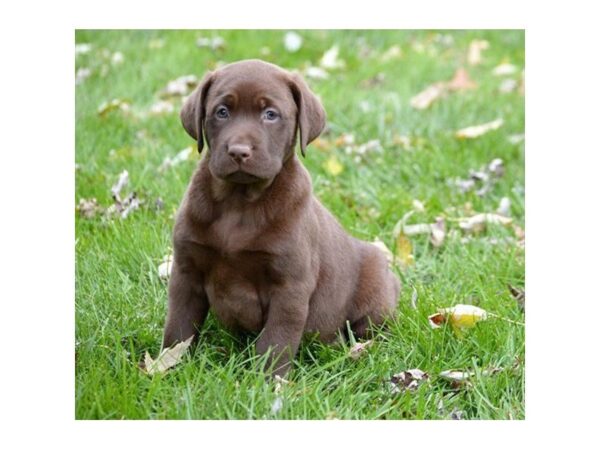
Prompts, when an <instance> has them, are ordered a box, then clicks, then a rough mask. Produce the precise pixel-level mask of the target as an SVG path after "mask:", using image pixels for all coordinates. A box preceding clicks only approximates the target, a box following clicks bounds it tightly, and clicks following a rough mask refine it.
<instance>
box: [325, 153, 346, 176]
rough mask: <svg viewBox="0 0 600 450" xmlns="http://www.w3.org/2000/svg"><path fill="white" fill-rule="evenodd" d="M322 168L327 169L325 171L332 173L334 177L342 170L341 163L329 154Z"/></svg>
mask: <svg viewBox="0 0 600 450" xmlns="http://www.w3.org/2000/svg"><path fill="white" fill-rule="evenodd" d="M323 168H324V169H325V170H326V171H327V173H329V174H330V175H333V176H334V177H337V176H338V175H339V174H340V173H342V171H343V170H344V166H342V163H340V162H339V161H338V159H337V158H336V157H335V156H331V157H330V158H329V159H328V160H327V161H325V164H323Z"/></svg>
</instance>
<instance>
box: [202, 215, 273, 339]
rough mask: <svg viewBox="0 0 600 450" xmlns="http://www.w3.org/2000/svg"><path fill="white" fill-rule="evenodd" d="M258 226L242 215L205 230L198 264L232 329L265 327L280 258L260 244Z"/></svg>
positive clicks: (218, 313) (222, 318) (211, 297)
mask: <svg viewBox="0 0 600 450" xmlns="http://www.w3.org/2000/svg"><path fill="white" fill-rule="evenodd" d="M255 225H256V224H255V223H253V222H252V220H251V218H248V217H245V216H244V215H242V214H228V215H227V216H224V217H222V218H221V219H220V220H217V221H215V222H214V223H213V224H212V225H211V226H210V227H209V228H207V229H206V230H205V233H203V236H202V239H201V242H202V244H204V245H203V246H202V248H201V251H200V252H199V253H198V254H197V256H198V261H197V265H198V267H199V268H200V270H201V271H202V272H203V280H204V289H205V291H206V293H207V296H208V299H209V303H210V305H211V308H212V310H213V312H214V313H215V315H216V316H217V318H218V319H219V321H220V322H221V323H223V324H224V325H225V326H227V327H229V328H231V329H242V330H247V331H254V332H258V331H260V330H261V329H262V327H263V326H264V319H265V318H266V311H267V310H268V304H269V298H268V291H269V285H270V284H271V283H272V282H273V281H274V280H276V279H277V270H276V267H278V260H279V258H278V257H277V256H276V255H273V254H271V253H269V252H268V251H267V249H266V248H265V247H264V245H261V244H260V241H261V240H260V239H259V237H260V236H257V230H256V226H255Z"/></svg>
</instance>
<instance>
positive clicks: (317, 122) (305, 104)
mask: <svg viewBox="0 0 600 450" xmlns="http://www.w3.org/2000/svg"><path fill="white" fill-rule="evenodd" d="M290 88H291V90H292V96H293V97H294V101H295V102H296V108H297V110H298V118H297V120H298V129H299V130H300V150H301V151H302V156H304V155H305V152H306V146H307V145H308V144H310V143H311V142H312V141H314V140H315V139H316V138H317V137H318V136H319V135H320V134H321V132H322V131H323V128H325V120H326V115H325V110H324V109H323V106H322V105H321V102H320V101H319V99H318V98H317V97H316V96H315V94H313V93H312V91H311V90H310V89H309V87H308V85H307V84H306V83H305V81H304V80H303V79H302V78H301V77H300V76H299V75H295V74H292V75H291V76H290Z"/></svg>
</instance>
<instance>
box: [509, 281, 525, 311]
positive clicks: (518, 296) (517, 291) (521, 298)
mask: <svg viewBox="0 0 600 450" xmlns="http://www.w3.org/2000/svg"><path fill="white" fill-rule="evenodd" d="M508 290H509V291H510V294H511V295H512V296H513V298H514V299H515V301H516V302H517V303H518V305H519V306H520V307H521V309H525V289H523V288H517V287H514V286H512V285H510V284H509V285H508Z"/></svg>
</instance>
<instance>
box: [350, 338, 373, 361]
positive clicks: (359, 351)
mask: <svg viewBox="0 0 600 450" xmlns="http://www.w3.org/2000/svg"><path fill="white" fill-rule="evenodd" d="M371 345H373V341H372V340H368V341H365V342H357V343H356V344H354V345H353V346H352V347H351V348H350V351H349V352H348V356H349V357H350V358H352V359H354V360H357V359H358V358H360V357H361V356H363V355H364V354H366V350H367V348H369V347H370V346H371Z"/></svg>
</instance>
